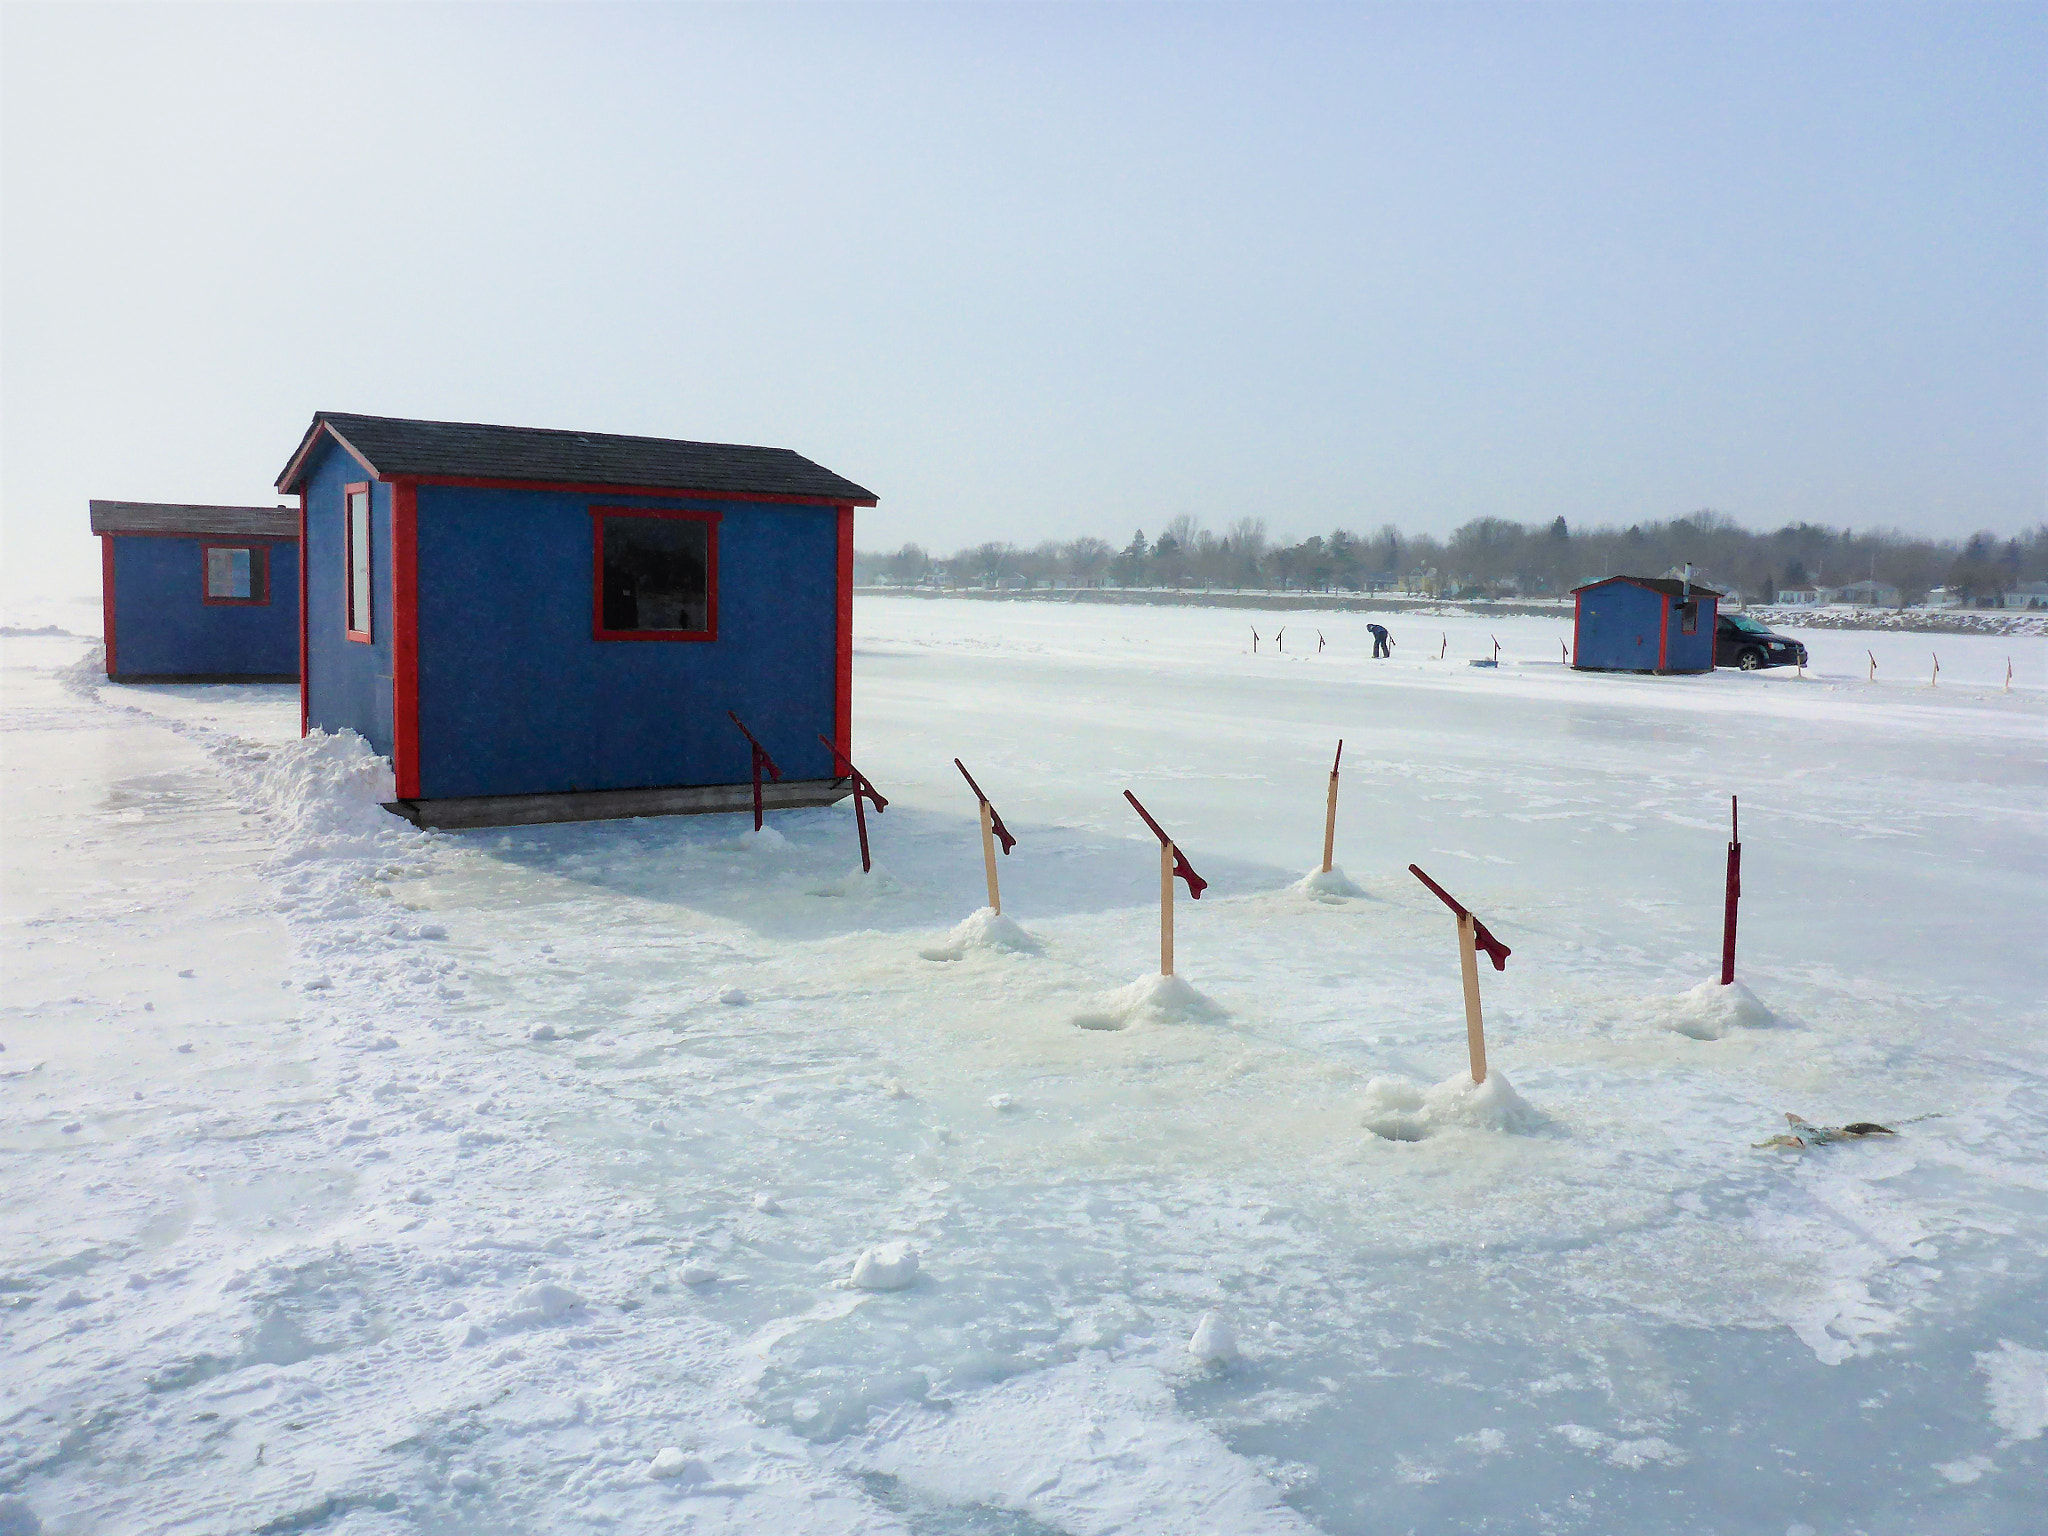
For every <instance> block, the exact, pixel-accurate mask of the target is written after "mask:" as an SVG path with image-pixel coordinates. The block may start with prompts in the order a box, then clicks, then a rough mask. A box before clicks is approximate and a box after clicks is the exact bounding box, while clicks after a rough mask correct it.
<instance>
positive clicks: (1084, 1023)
mask: <svg viewBox="0 0 2048 1536" xmlns="http://www.w3.org/2000/svg"><path fill="white" fill-rule="evenodd" d="M1123 1027H1124V1021H1123V1020H1122V1019H1119V1018H1115V1017H1113V1016H1111V1015H1109V1014H1106V1013H1084V1014H1081V1015H1080V1016H1079V1017H1078V1018H1076V1019H1075V1020H1074V1028H1076V1029H1122V1028H1123Z"/></svg>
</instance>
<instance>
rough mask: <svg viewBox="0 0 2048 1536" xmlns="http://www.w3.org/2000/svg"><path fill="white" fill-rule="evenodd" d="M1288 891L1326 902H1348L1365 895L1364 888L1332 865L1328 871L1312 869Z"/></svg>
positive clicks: (1336, 866) (1338, 865)
mask: <svg viewBox="0 0 2048 1536" xmlns="http://www.w3.org/2000/svg"><path fill="white" fill-rule="evenodd" d="M1288 889H1289V890H1295V891H1299V892H1301V894H1302V895H1304V896H1307V897H1309V898H1311V899H1312V900H1315V901H1327V902H1338V901H1349V900H1350V899H1352V898H1353V897H1356V896H1363V895H1364V894H1365V888H1364V887H1363V886H1361V885H1358V884H1356V883H1355V882H1354V881H1353V880H1352V879H1351V878H1350V876H1348V875H1346V874H1345V873H1344V866H1343V865H1341V864H1332V865H1331V866H1330V867H1329V868H1328V869H1312V870H1310V871H1309V872H1308V873H1307V874H1305V875H1303V876H1302V877H1301V878H1300V879H1299V880H1297V881H1295V882H1294V884H1293V885H1291V886H1289V887H1288Z"/></svg>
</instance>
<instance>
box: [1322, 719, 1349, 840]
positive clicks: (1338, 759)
mask: <svg viewBox="0 0 2048 1536" xmlns="http://www.w3.org/2000/svg"><path fill="white" fill-rule="evenodd" d="M1343 763H1344V738H1343V737H1341V736H1339V737H1338V738H1337V755H1336V756H1335V757H1333V758H1332V759H1330V803H1329V806H1328V808H1327V809H1326V810H1325V811H1324V812H1323V873H1324V874H1326V875H1327V874H1328V873H1329V872H1330V864H1331V861H1332V860H1333V859H1334V858H1335V857H1336V854H1337V770H1338V769H1339V768H1340V767H1342V766H1343Z"/></svg>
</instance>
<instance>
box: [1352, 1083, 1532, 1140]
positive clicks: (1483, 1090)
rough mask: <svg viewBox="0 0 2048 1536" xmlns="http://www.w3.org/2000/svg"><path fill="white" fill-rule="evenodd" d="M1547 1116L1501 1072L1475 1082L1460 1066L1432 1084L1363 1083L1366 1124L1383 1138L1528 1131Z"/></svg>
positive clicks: (1396, 1138)
mask: <svg viewBox="0 0 2048 1536" xmlns="http://www.w3.org/2000/svg"><path fill="white" fill-rule="evenodd" d="M1543 1124H1544V1116H1543V1114H1542V1112H1541V1111H1540V1110H1538V1109H1537V1108H1536V1107H1535V1106H1534V1105H1533V1104H1531V1103H1530V1102H1529V1101H1528V1100H1527V1099H1525V1098H1523V1097H1522V1096H1521V1095H1520V1094H1519V1093H1517V1092H1515V1089H1514V1085H1513V1084H1512V1083H1510V1082H1509V1081H1508V1080H1507V1079H1506V1078H1505V1077H1503V1076H1501V1074H1500V1073H1498V1072H1488V1073H1487V1074H1486V1081H1485V1082H1483V1083H1475V1082H1473V1081H1472V1075H1471V1074H1470V1073H1469V1072H1460V1073H1458V1074H1457V1076H1455V1077H1449V1078H1446V1079H1445V1080H1444V1081H1443V1082H1440V1083H1438V1084H1436V1085H1435V1086H1434V1087H1431V1088H1422V1087H1419V1086H1417V1085H1416V1084H1414V1083H1412V1082H1410V1081H1409V1080H1408V1079H1407V1078H1405V1077H1376V1078H1373V1079H1372V1080H1371V1081H1370V1082H1368V1083H1367V1084H1366V1085H1365V1128H1366V1129H1367V1130H1369V1131H1371V1132H1372V1133H1373V1134H1374V1135H1375V1136H1378V1137H1379V1138H1381V1139H1382V1140H1384V1141H1426V1140H1428V1139H1429V1138H1430V1137H1431V1136H1434V1135H1437V1134H1438V1133H1439V1132H1442V1131H1446V1130H1453V1129H1457V1130H1470V1131H1498V1132H1503V1133H1505V1134H1507V1135H1510V1136H1526V1135H1529V1134H1530V1133H1531V1132H1534V1131H1537V1130H1540V1129H1542V1127H1543Z"/></svg>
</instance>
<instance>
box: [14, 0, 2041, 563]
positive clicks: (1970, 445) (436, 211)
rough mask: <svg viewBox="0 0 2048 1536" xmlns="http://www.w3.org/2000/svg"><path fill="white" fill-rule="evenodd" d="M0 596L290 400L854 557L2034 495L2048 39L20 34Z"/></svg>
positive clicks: (1961, 30)
mask: <svg viewBox="0 0 2048 1536" xmlns="http://www.w3.org/2000/svg"><path fill="white" fill-rule="evenodd" d="M0 44H4V50H0V71H4V75H0V85H4V114H5V116H4V133H5V137H4V143H0V157H4V158H0V220H4V222H0V389H4V417H0V515H4V529H5V536H6V550H5V554H6V576H5V587H4V591H5V595H6V596H7V597H8V598H9V599H11V600H17V601H18V600H20V599H22V598H25V597H29V596H34V595H62V594H68V593H72V592H88V591H91V590H93V589H94V587H95V583H96V570H97V563H96V557H95V551H94V548H93V546H92V544H91V541H90V540H89V539H88V538H87V537H86V536H85V532H84V529H85V502H86V500H87V498H88V497H91V496H108V497H122V498H131V499H138V500H167V501H169V500H191V501H208V500H212V501H230V502H242V501H248V502H261V501H265V500H267V499H269V496H270V491H269V482H270V480H271V478H272V477H273V476H274V475H275V473H276V471H277V469H278V468H279V467H280V466H281V465H282V463H283V462H284V459H285V458H286V456H287V455H288V454H289V452H290V450H291V448H292V446H293V445H294V443H295V442H296V440H297V437H298V434H299V433H300V431H301V430H302V429H303V427H304V425H305V422H306V420H307V418H308V417H309V416H310V415H311V413H312V412H313V410H315V409H316V408H332V409H338V410H357V411H368V412H380V413H388V414H394V415H418V416H428V417H441V418H451V419H462V420H480V421H503V422H515V423H524V424H531V425H540V426H563V427H578V428H586V429H592V430H600V431H620V432H645V433H653V434H658V435H664V436H677V437H696V438H706V439H715V440H727V441H739V442H760V443H772V444H777V445H782V446H788V447H792V448H795V449H797V450H798V451H800V452H803V453H806V454H808V455H810V456H811V457H813V458H815V459H818V460H819V461H820V462H822V463H825V464H827V465H829V466H830V467H831V468H833V469H835V470H837V471H839V472H841V473H843V474H846V475H849V476H851V477H852V478H854V479H856V480H859V481H861V482H863V483H865V484H867V485H869V486H871V487H873V488H874V489H875V490H876V491H877V492H878V493H879V494H880V496H881V498H882V499H881V505H880V507H879V508H877V509H876V510H875V511H873V512H866V513H863V514H862V518H861V524H860V533H859V539H860V543H861V544H862V546H863V547H877V548H878V547H886V546H893V545H895V544H897V543H900V542H902V541H903V540H905V539H917V540H919V541H922V542H924V543H927V544H930V545H933V546H936V547H939V548H942V549H950V548H952V547H955V546H957V545H960V544H963V543H967V542H971V541H975V540H979V539H984V538H992V537H1008V538H1013V539H1016V540H1018V541H1019V542H1025V543H1029V542H1034V541H1036V540H1038V539H1040V538H1049V537H1066V536H1071V535H1073V534H1077V533H1083V532H1099V533H1105V534H1111V535H1116V536H1119V537H1122V536H1127V535H1128V533H1129V530H1130V529H1131V528H1133V527H1138V526H1142V527H1145V528H1146V529H1148V530H1156V528H1157V527H1158V526H1159V525H1160V524H1162V523H1163V522H1165V521H1166V519H1168V518H1169V517H1172V516H1173V515H1175V514H1177V513H1181V512H1190V513H1193V514H1195V515H1197V516H1198V517H1201V518H1202V519H1204V520H1205V521H1206V522H1208V523H1209V524H1210V525H1212V526H1214V525H1219V524H1222V523H1226V522H1229V521H1231V520H1234V519H1235V518H1238V517H1242V516H1261V517H1264V518H1265V519H1266V520H1267V522H1268V524H1269V525H1270V526H1271V527H1272V528H1273V529H1274V530H1275V531H1276V532H1293V533H1297V534H1306V533H1308V532H1311V531H1317V530H1325V529H1328V528H1330V527H1332V526H1336V525H1339V524H1342V525H1345V526H1350V527H1353V528H1371V527H1377V526H1378V525H1379V524H1380V523H1382V522H1387V521H1392V522H1396V523H1398V524H1400V525H1402V526H1403V527H1405V528H1408V529H1411V530H1428V531H1435V532H1438V533H1444V532H1448V531H1449V530H1450V529H1451V528H1453V527H1455V526H1456V525H1457V524H1458V523H1460V522H1462V521H1464V520H1465V519H1467V518H1469V517H1474V516H1478V515H1482V514H1490V515H1495V516H1504V517H1513V518H1519V519H1523V520H1530V521H1533V520H1539V519H1540V520H1548V519H1549V518H1551V517H1553V516H1555V515H1557V514H1559V513H1562V514H1563V515H1565V516H1566V517H1567V518H1570V519H1571V520H1573V521H1575V522H1577V521H1587V522H1603V521H1614V520H1621V521H1627V520H1632V519H1636V518H1644V517H1663V516H1673V515H1677V514H1679V513H1683V512H1686V511H1689V510H1692V509H1694V508H1698V507H1703V506H1711V507H1715V508H1718V509H1720V510H1723V511H1725V512H1728V513H1730V514H1731V515H1733V516H1735V517H1736V518H1738V519H1739V520H1741V521H1743V522H1745V523H1749V524H1751V525H1754V526H1758V527H1772V526H1776V525H1778V524H1780V523H1783V522H1787V521H1793V520H1808V521H1818V522H1827V523H1833V524H1838V525H1839V524H1849V525H1852V526H1857V527H1863V526H1869V525H1873V524H1877V525H1893V526H1899V527H1903V528H1906V529H1908V530H1911V531H1915V532H1924V533H1930V534H1937V535H1959V534H1963V533H1966V532H1968V531H1970V530H1971V529H1974V528H1977V527H1982V526H1989V527H1993V528H1998V529H2001V530H2007V531H2010V530H2014V529H2017V528H2019V527H2021V526H2025V525H2029V524H2031V523H2033V522H2035V521H2037V520H2039V519H2040V518H2041V517H2042V516H2043V515H2044V502H2048V281H2044V277H2048V176H2044V171H2048V120H2044V119H2048V92H2044V91H2043V89H2042V84H2041V83H2042V81H2043V79H2044V78H2048V11H2044V10H2043V8H2041V7H2039V6H2031V5H2028V6H2021V5H2004V6H1970V5H1959V4H1945V5H1939V6H1903V7H1899V6H1881V5H1854V6H1841V7H1835V6H1819V5H1799V6H1765V5H1743V6H1722V5H1713V6H1707V5H1698V6H1694V5H1640V6H1613V5H1601V6H1594V7H1578V6H1547V5H1517V6H1508V7H1496V6H1454V5H1439V6H1288V5H1261V6H1145V5H1130V6H1084V5H1060V6H1036V5H1002V6H907V5H899V6H888V7H879V8H877V7H869V6H858V5H831V6H806V7H779V6H728V7H708V8H707V7H668V6H655V5H633V6H623V7H614V6H572V7H496V6H488V5H463V6H452V7H397V8H385V7H374V6H356V5H350V6H303V7H301V6H274V7H181V6H148V7H143V8H135V9H130V8H120V7H100V6H57V7H43V6H31V5H10V6H8V7H6V8H5V10H4V12H0Z"/></svg>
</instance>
